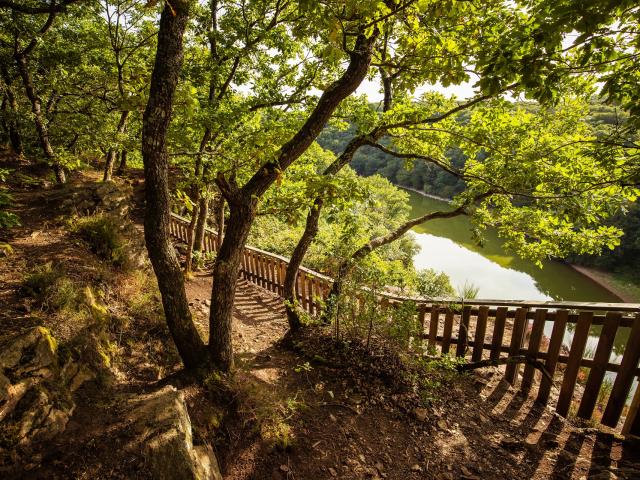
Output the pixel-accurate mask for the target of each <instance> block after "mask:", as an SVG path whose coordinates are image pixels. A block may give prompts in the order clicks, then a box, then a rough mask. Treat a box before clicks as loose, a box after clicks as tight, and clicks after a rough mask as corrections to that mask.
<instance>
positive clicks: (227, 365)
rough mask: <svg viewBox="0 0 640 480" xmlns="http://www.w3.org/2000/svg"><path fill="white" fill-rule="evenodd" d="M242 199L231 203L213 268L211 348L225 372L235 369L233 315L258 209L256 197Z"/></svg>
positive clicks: (214, 357) (218, 364) (212, 353)
mask: <svg viewBox="0 0 640 480" xmlns="http://www.w3.org/2000/svg"><path fill="white" fill-rule="evenodd" d="M239 200H240V201H237V202H232V201H230V202H229V210H230V215H229V224H228V226H227V229H226V232H225V235H224V240H223V241H222V245H221V247H220V250H219V251H218V255H217V256H216V262H215V265H214V268H213V288H212V291H211V311H210V314H209V325H210V326H209V329H210V333H209V349H210V353H211V358H212V360H213V362H214V364H215V365H216V366H218V367H219V368H220V369H222V370H224V371H229V370H231V369H232V368H233V346H232V343H231V331H232V327H231V314H232V312H233V303H234V298H235V293H236V282H237V280H238V274H239V273H240V264H241V260H242V255H243V251H244V246H245V245H246V243H247V237H248V236H249V230H250V229H251V225H252V223H253V220H254V219H255V216H256V207H257V199H256V198H255V197H254V198H251V197H249V198H248V199H245V198H242V199H239Z"/></svg>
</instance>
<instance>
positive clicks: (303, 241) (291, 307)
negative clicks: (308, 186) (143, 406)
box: [283, 197, 324, 330]
mask: <svg viewBox="0 0 640 480" xmlns="http://www.w3.org/2000/svg"><path fill="white" fill-rule="evenodd" d="M323 203H324V201H323V200H322V198H320V197H318V198H316V199H315V202H314V203H313V206H312V207H311V211H310V212H309V215H307V223H306V224H305V228H304V233H303V234H302V236H301V237H300V240H298V244H297V245H296V248H295V249H294V250H293V254H292V255H291V259H290V260H289V264H288V265H287V272H286V274H285V277H284V287H283V289H284V292H283V296H284V298H285V309H286V311H287V320H288V322H289V328H290V329H291V330H297V329H298V328H300V326H301V325H302V323H301V322H300V316H299V315H298V312H297V308H296V307H297V305H296V303H297V299H296V290H295V286H296V280H297V279H298V269H299V268H300V266H301V265H302V260H303V259H304V257H305V255H306V254H307V250H309V246H311V243H312V242H313V240H314V239H315V238H316V235H317V234H318V222H319V220H320V211H321V210H322V204H323Z"/></svg>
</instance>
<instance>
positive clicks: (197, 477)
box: [130, 386, 222, 480]
mask: <svg viewBox="0 0 640 480" xmlns="http://www.w3.org/2000/svg"><path fill="white" fill-rule="evenodd" d="M132 407H133V408H132V411H131V413H130V420H131V423H132V428H131V430H132V432H133V433H134V434H135V441H133V442H132V444H131V445H130V447H131V448H132V449H134V450H136V451H140V450H141V451H142V452H143V453H144V456H145V458H146V463H147V467H148V468H149V471H150V473H151V475H152V477H153V478H155V479H158V480H165V479H166V480H222V475H221V473H220V469H219V466H218V461H217V459H216V457H215V454H214V453H213V450H212V449H211V447H208V446H204V445H203V446H194V445H193V436H192V431H191V420H190V418H189V413H188V411H187V406H186V404H185V401H184V397H183V395H182V393H181V392H179V391H177V390H176V389H175V388H174V387H172V386H166V387H164V388H162V389H161V390H158V391H157V392H153V393H151V394H148V395H144V396H141V397H138V398H136V399H135V400H134V401H133V402H132Z"/></svg>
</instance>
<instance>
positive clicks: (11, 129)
mask: <svg viewBox="0 0 640 480" xmlns="http://www.w3.org/2000/svg"><path fill="white" fill-rule="evenodd" d="M0 68H1V69H0V73H1V74H2V79H3V80H4V83H5V85H6V88H5V100H3V109H6V108H7V107H8V111H9V113H8V115H6V116H5V118H6V120H5V128H6V130H7V135H8V137H9V143H10V144H11V149H12V150H13V152H14V153H15V154H16V155H22V154H23V153H24V149H23V146H22V136H21V135H20V127H19V126H18V100H17V99H16V95H15V93H14V92H13V86H12V84H13V79H12V78H11V75H10V74H9V72H8V71H7V68H6V66H4V65H3V66H2V67H0ZM5 102H6V103H5Z"/></svg>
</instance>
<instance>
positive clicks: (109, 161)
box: [102, 110, 129, 182]
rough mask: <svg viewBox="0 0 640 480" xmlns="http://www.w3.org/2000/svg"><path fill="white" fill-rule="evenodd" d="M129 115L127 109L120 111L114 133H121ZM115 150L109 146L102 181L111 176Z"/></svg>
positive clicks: (124, 128) (108, 180) (107, 180)
mask: <svg viewBox="0 0 640 480" xmlns="http://www.w3.org/2000/svg"><path fill="white" fill-rule="evenodd" d="M128 117H129V111H128V110H123V111H122V112H120V120H118V127H117V128H116V135H117V136H120V135H122V134H123V133H124V132H125V130H126V128H127V118H128ZM116 154H117V150H116V149H115V148H113V147H111V148H109V151H108V152H107V159H106V161H105V164H104V175H103V177H102V180H103V181H104V182H110V181H111V178H112V176H113V165H114V164H115V163H116Z"/></svg>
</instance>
